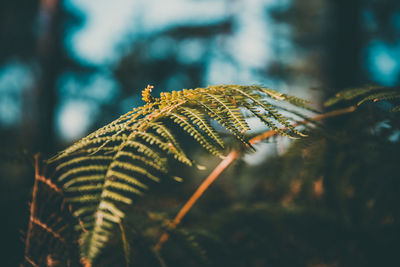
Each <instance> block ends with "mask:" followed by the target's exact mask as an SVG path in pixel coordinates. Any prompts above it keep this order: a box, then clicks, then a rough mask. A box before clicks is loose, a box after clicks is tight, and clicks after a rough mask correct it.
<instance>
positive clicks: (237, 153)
mask: <svg viewBox="0 0 400 267" xmlns="http://www.w3.org/2000/svg"><path fill="white" fill-rule="evenodd" d="M355 110H356V107H355V106H351V107H348V108H344V109H339V110H334V111H331V112H327V113H323V114H318V115H316V116H314V117H313V118H312V120H311V121H320V120H323V119H326V118H330V117H335V116H339V115H342V114H346V113H350V112H353V111H355ZM309 122H310V121H308V120H303V121H301V122H298V123H296V124H295V126H299V125H304V124H307V123H309ZM277 133H278V132H277V131H275V130H271V131H266V132H264V133H262V134H260V135H257V136H255V137H253V138H252V139H250V140H249V142H250V144H252V145H255V144H257V143H259V142H261V141H263V140H265V139H268V138H270V137H272V136H274V135H276V134H277ZM239 156H240V151H239V150H232V151H231V152H230V153H229V154H228V155H227V156H226V157H225V159H223V160H222V161H221V162H220V163H219V164H218V165H217V167H215V169H214V170H213V171H212V172H211V173H210V175H209V176H208V177H207V178H206V179H205V180H204V181H203V182H202V183H201V184H200V186H199V187H198V188H197V190H196V191H195V192H194V193H193V195H192V196H191V197H190V198H189V200H188V201H187V202H186V203H185V205H183V207H182V208H181V209H180V210H179V212H178V214H177V215H176V216H175V218H174V219H173V221H172V222H171V223H170V224H169V228H170V229H171V230H172V229H175V228H176V227H177V226H178V224H179V223H180V222H181V221H182V219H183V217H185V215H186V214H187V213H188V212H189V211H190V209H191V208H192V207H193V205H194V204H195V203H196V202H197V200H198V199H199V198H200V197H201V196H202V195H203V193H204V192H205V191H206V190H207V189H208V187H209V186H210V185H211V184H212V183H213V182H214V181H215V180H216V179H217V178H218V177H219V175H220V174H221V173H222V172H223V171H224V170H225V169H226V168H227V167H229V166H230V165H231V163H232V162H233V161H235V159H237V158H238V157H239ZM168 238H169V234H168V232H165V233H163V234H162V235H161V237H160V239H159V240H158V242H157V244H156V245H155V246H154V249H155V250H156V251H159V250H161V248H162V246H163V245H164V243H165V242H167V241H168Z"/></svg>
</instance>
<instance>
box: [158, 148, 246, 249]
mask: <svg viewBox="0 0 400 267" xmlns="http://www.w3.org/2000/svg"><path fill="white" fill-rule="evenodd" d="M238 156H239V151H237V150H232V152H230V153H229V154H228V156H226V158H225V159H224V160H222V161H221V162H220V163H219V164H218V166H217V167H216V168H215V169H214V170H213V171H212V172H211V173H210V175H209V176H208V177H207V178H206V179H205V180H204V181H203V182H202V183H201V185H200V186H199V187H198V188H197V190H196V192H194V194H193V195H192V196H191V197H190V199H189V200H188V201H187V202H186V203H185V205H184V206H183V207H182V208H181V210H180V211H179V212H178V214H177V215H176V217H175V218H174V220H173V221H172V222H171V223H170V225H169V227H170V228H171V229H175V228H176V226H177V225H178V224H179V223H180V222H181V220H182V218H183V217H185V215H186V214H187V213H188V212H189V211H190V209H191V208H192V207H193V205H194V204H195V203H196V202H197V200H198V199H199V198H200V197H201V196H202V195H203V193H204V192H205V191H206V190H207V188H208V187H209V186H210V185H211V184H212V183H213V182H214V181H215V180H216V179H217V178H218V177H219V175H220V174H221V173H222V172H223V171H224V170H225V169H226V168H227V167H228V166H229V165H231V163H232V162H233V161H234V160H235V159H236V158H237V157H238ZM168 238H169V235H168V233H164V234H163V235H162V236H161V238H160V240H159V241H158V243H157V245H156V246H155V247H154V249H155V250H157V251H158V250H160V249H161V247H162V246H163V244H164V243H165V242H166V241H167V240H168Z"/></svg>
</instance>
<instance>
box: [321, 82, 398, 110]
mask: <svg viewBox="0 0 400 267" xmlns="http://www.w3.org/2000/svg"><path fill="white" fill-rule="evenodd" d="M399 99H400V89H399V88H396V87H382V86H366V87H361V88H351V89H346V90H343V91H341V92H339V93H337V94H336V96H335V97H333V98H331V99H328V100H327V101H326V102H325V106H327V107H328V106H332V105H334V104H336V103H338V102H341V101H353V100H354V101H357V102H356V103H357V105H358V106H359V105H362V104H364V103H365V102H368V101H373V102H378V101H382V100H387V101H389V102H390V103H391V104H392V105H393V106H394V107H393V108H392V109H391V111H393V112H396V111H398V110H400V101H399Z"/></svg>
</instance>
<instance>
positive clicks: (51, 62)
mask: <svg viewBox="0 0 400 267" xmlns="http://www.w3.org/2000/svg"><path fill="white" fill-rule="evenodd" d="M60 9H61V6H60V4H59V1H57V0H42V1H41V4H40V10H39V18H38V20H39V21H38V34H39V36H38V43H37V59H38V69H37V70H36V71H37V73H36V74H37V75H36V77H37V83H36V86H37V87H36V88H35V91H36V92H35V97H37V101H36V103H37V106H36V109H37V110H36V112H37V118H36V119H37V123H36V127H35V129H34V131H35V135H34V136H35V137H34V140H35V144H34V145H33V148H34V150H35V151H40V152H43V153H46V154H48V153H51V152H53V151H54V149H55V147H54V145H55V136H54V112H55V107H56V104H57V91H56V83H57V79H58V77H59V76H60V74H61V71H62V69H63V68H62V62H63V61H62V60H60V59H61V58H62V55H63V45H62V30H61V16H60Z"/></svg>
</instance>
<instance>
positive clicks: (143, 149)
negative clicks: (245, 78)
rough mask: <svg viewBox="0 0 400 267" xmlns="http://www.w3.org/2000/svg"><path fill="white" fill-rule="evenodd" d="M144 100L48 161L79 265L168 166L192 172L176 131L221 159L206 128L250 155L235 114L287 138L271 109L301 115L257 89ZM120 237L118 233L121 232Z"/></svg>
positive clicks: (290, 129) (288, 130) (214, 89)
mask: <svg viewBox="0 0 400 267" xmlns="http://www.w3.org/2000/svg"><path fill="white" fill-rule="evenodd" d="M151 89H152V87H151V86H148V87H147V88H146V89H145V90H144V91H143V93H142V96H143V100H144V101H145V102H146V104H145V105H144V106H142V107H138V108H135V109H133V110H132V111H130V112H128V113H127V114H125V115H122V116H121V117H119V118H118V119H116V120H115V121H113V122H111V123H110V124H109V125H106V126H104V127H102V128H100V129H99V130H97V131H95V132H93V133H92V134H89V135H88V136H87V137H85V138H83V139H81V140H80V141H78V142H76V143H75V144H73V145H72V146H70V147H69V148H67V149H65V150H64V151H62V152H60V153H58V154H57V155H55V156H54V157H52V158H51V159H50V160H49V161H48V163H49V164H50V165H53V166H54V170H55V172H54V176H55V179H56V180H57V182H58V184H60V185H61V186H62V188H63V190H64V193H65V200H66V201H67V202H68V203H70V204H71V206H72V209H73V214H74V216H75V217H76V218H77V219H78V221H79V222H80V223H79V225H76V228H77V229H78V231H80V234H81V238H80V245H81V258H82V262H84V263H85V265H86V266H91V265H92V263H93V262H95V261H96V259H97V258H98V256H99V254H100V253H101V252H102V250H103V249H104V247H105V246H106V245H107V242H108V241H109V240H110V237H111V236H112V234H113V230H115V229H116V228H118V227H121V223H122V221H123V220H124V218H125V217H126V216H125V210H126V206H127V205H132V203H134V200H135V198H136V197H139V196H142V195H143V194H145V192H146V191H147V190H148V189H149V187H150V185H151V184H152V183H156V182H158V181H159V180H160V179H161V178H162V177H163V176H166V175H168V162H169V160H170V159H171V160H176V161H179V162H181V163H183V164H186V165H189V166H192V165H195V164H194V161H193V160H191V159H189V157H188V156H187V155H186V153H185V150H184V149H183V148H182V146H181V144H180V142H179V138H178V136H177V134H178V132H179V130H177V128H180V129H181V130H183V132H184V133H187V134H188V135H190V136H191V137H192V138H193V139H194V141H195V142H196V143H198V144H200V145H201V146H202V147H203V148H204V149H205V150H207V151H208V152H210V153H211V154H213V155H216V156H219V157H223V148H224V142H223V140H222V139H221V137H220V135H219V133H218V132H217V130H216V129H215V128H214V127H213V126H212V124H211V122H210V120H215V121H216V122H218V123H219V124H220V125H221V126H223V127H224V128H226V130H228V131H229V132H230V133H232V135H233V136H234V137H235V138H236V139H237V140H238V141H239V142H240V143H242V144H244V145H245V146H247V147H251V145H250V144H249V142H248V137H247V136H246V135H245V133H246V131H247V130H249V126H248V124H247V122H246V119H245V116H244V115H243V114H242V112H241V110H243V109H248V110H249V111H250V112H251V113H252V114H254V115H255V116H256V117H258V118H259V119H260V120H261V121H262V122H264V123H265V124H266V125H267V126H268V127H270V128H271V129H273V130H276V131H278V133H280V134H282V135H286V136H289V137H297V136H301V135H302V133H301V132H299V131H298V130H297V129H295V127H294V126H293V125H292V123H291V122H290V119H289V118H287V117H285V116H283V115H282V114H281V113H280V111H279V109H278V108H277V107H276V104H272V103H270V102H269V100H271V98H272V99H274V101H275V102H279V101H285V102H289V103H292V104H294V105H296V106H300V107H303V105H305V104H306V102H305V101H303V100H301V99H299V98H296V97H292V96H288V95H284V94H280V93H278V92H276V91H273V90H271V89H267V88H263V87H260V86H238V85H219V86H209V87H207V88H196V89H184V90H182V91H178V92H176V91H173V92H171V93H161V94H160V98H155V97H153V96H152V95H151V94H150V92H151ZM121 233H122V232H121Z"/></svg>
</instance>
